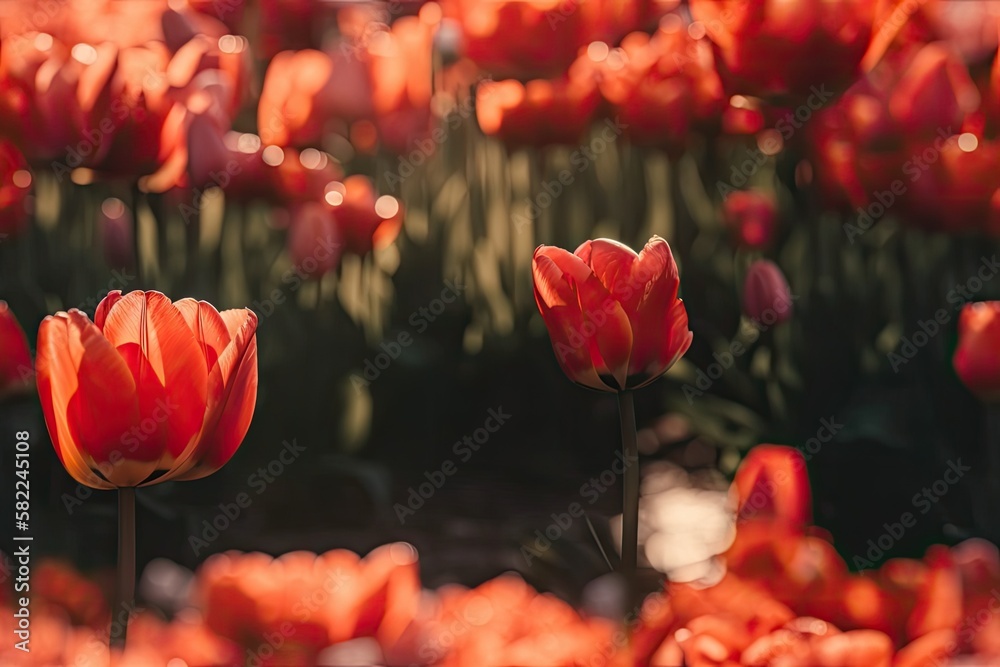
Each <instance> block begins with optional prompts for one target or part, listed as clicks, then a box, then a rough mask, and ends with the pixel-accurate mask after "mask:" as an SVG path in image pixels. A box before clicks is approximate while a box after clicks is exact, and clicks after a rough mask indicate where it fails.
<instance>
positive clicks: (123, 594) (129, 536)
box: [111, 487, 135, 649]
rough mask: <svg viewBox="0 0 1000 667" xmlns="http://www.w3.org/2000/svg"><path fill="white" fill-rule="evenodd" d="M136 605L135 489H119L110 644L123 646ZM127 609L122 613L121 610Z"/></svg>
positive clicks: (118, 646) (122, 647)
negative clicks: (115, 580)
mask: <svg viewBox="0 0 1000 667" xmlns="http://www.w3.org/2000/svg"><path fill="white" fill-rule="evenodd" d="M134 606H135V488H134V487H122V488H120V489H118V582H117V587H116V589H115V606H114V607H112V608H111V646H112V647H117V648H121V649H124V648H125V635H126V634H127V633H128V620H129V616H131V615H132V609H133V607H134ZM123 611H124V612H125V613H124V614H122V612H123Z"/></svg>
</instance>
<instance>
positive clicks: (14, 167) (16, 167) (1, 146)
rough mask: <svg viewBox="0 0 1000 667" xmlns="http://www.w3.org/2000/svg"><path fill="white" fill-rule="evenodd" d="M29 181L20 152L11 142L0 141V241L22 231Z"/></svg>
mask: <svg viewBox="0 0 1000 667" xmlns="http://www.w3.org/2000/svg"><path fill="white" fill-rule="evenodd" d="M31 180H32V179H31V172H30V171H28V163H27V162H26V161H25V159H24V156H23V155H21V152H20V151H18V150H17V148H15V147H14V144H12V143H11V142H9V141H7V140H0V241H3V240H4V238H5V237H6V236H13V235H16V234H19V233H20V232H22V231H24V228H25V225H26V224H27V222H28V209H27V204H28V199H27V198H28V193H29V192H30V191H31V190H30V188H31Z"/></svg>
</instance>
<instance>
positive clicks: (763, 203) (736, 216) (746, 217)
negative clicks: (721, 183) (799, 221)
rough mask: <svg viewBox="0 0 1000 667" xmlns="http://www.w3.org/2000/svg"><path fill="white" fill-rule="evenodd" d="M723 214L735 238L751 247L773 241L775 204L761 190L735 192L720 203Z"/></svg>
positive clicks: (758, 247) (775, 228) (768, 243)
mask: <svg viewBox="0 0 1000 667" xmlns="http://www.w3.org/2000/svg"><path fill="white" fill-rule="evenodd" d="M722 217H723V220H724V222H725V225H726V227H728V228H729V231H730V233H731V234H732V235H733V238H734V240H735V241H736V242H737V243H739V244H740V245H742V246H745V247H747V248H750V249H752V250H763V249H765V248H767V247H769V246H770V245H771V242H772V241H774V235H775V232H776V231H777V226H778V207H777V204H776V203H775V201H774V198H773V197H771V196H770V195H768V194H765V193H764V192H762V191H760V190H741V191H739V192H734V193H732V194H731V195H729V196H728V197H726V200H725V201H724V202H723V203H722Z"/></svg>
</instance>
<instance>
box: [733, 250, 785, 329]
mask: <svg viewBox="0 0 1000 667" xmlns="http://www.w3.org/2000/svg"><path fill="white" fill-rule="evenodd" d="M743 314H744V315H746V316H747V317H749V318H750V319H751V320H754V321H755V322H761V323H763V324H764V325H766V326H772V325H775V324H781V323H782V322H786V321H788V319H789V318H790V317H791V316H792V294H791V290H790V289H789V287H788V281H787V280H785V274H783V273H782V272H781V269H779V268H778V265H777V264H775V263H774V262H771V261H769V260H766V259H760V260H757V261H756V262H754V263H753V264H751V265H750V268H749V269H748V270H747V277H746V282H744V284H743Z"/></svg>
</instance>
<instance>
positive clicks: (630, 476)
mask: <svg viewBox="0 0 1000 667" xmlns="http://www.w3.org/2000/svg"><path fill="white" fill-rule="evenodd" d="M618 412H619V415H620V417H621V425H622V453H623V454H624V455H625V456H624V458H625V461H624V463H625V475H624V476H625V479H624V485H623V488H624V497H623V499H622V561H621V574H622V576H623V577H625V581H626V584H627V585H628V589H629V593H630V597H632V596H634V595H635V592H636V585H635V584H636V581H635V579H636V555H637V552H638V545H639V445H638V440H637V439H636V431H635V399H634V397H633V395H632V392H630V391H623V392H620V393H619V394H618Z"/></svg>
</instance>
